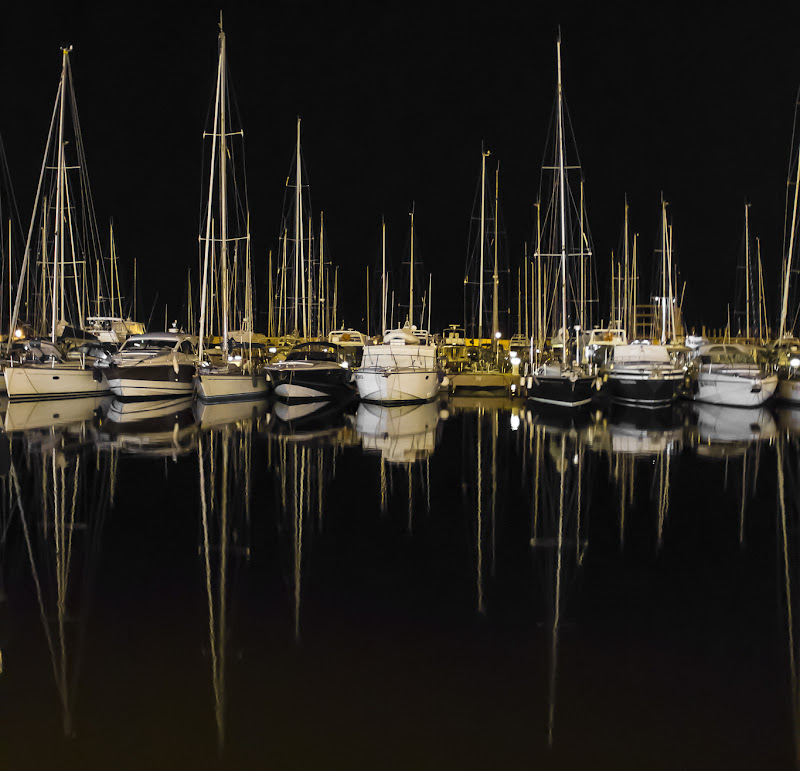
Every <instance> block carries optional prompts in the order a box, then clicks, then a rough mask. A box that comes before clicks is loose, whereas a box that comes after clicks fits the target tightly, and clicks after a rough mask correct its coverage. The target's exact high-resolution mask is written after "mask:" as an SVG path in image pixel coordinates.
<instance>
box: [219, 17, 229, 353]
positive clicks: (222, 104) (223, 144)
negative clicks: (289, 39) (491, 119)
mask: <svg viewBox="0 0 800 771" xmlns="http://www.w3.org/2000/svg"><path fill="white" fill-rule="evenodd" d="M226 65H227V62H226V51H225V33H224V32H223V30H222V14H220V20H219V71H220V75H219V88H220V91H219V100H218V102H217V108H218V109H219V124H220V131H219V133H220V138H219V141H220V150H219V195H220V198H219V209H220V211H219V219H220V230H219V238H220V255H219V261H220V272H221V273H222V309H221V310H222V356H223V358H222V360H223V362H224V363H227V361H228V305H229V300H230V298H229V297H228V139H227V131H228V127H227V125H226V121H225V113H226V111H227V106H228V100H227V94H226V93H225V90H226V83H227V73H226V71H225V70H226Z"/></svg>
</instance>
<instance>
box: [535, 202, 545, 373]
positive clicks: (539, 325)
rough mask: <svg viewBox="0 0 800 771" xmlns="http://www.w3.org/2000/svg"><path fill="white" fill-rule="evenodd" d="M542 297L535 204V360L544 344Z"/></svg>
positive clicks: (539, 233)
mask: <svg viewBox="0 0 800 771" xmlns="http://www.w3.org/2000/svg"><path fill="white" fill-rule="evenodd" d="M543 301H544V298H543V297H542V204H541V201H537V203H536V359H537V361H538V359H539V352H540V351H541V350H542V347H543V342H544V314H543V312H542V310H543V307H542V306H543Z"/></svg>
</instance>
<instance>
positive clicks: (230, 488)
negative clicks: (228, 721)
mask: <svg viewBox="0 0 800 771" xmlns="http://www.w3.org/2000/svg"><path fill="white" fill-rule="evenodd" d="M206 406H208V405H206ZM217 406H219V407H221V408H224V407H227V406H229V405H222V404H220V405H217ZM255 413H256V409H255V408H252V409H251V415H253V417H250V418H243V419H240V420H239V421H238V422H233V421H229V422H227V423H220V422H216V420H220V419H221V418H216V419H215V421H214V422H213V428H211V429H210V430H203V431H201V432H200V434H199V436H198V439H197V459H198V481H199V485H200V525H201V530H200V537H201V542H200V545H199V548H198V552H199V554H200V555H201V558H202V564H203V570H202V573H203V577H204V586H205V596H206V600H207V604H208V647H207V653H208V658H209V661H210V665H211V684H212V689H213V694H214V720H215V723H216V728H217V744H218V748H219V749H220V751H221V750H222V749H223V748H224V746H225V695H226V665H227V654H228V647H229V645H230V642H231V640H232V638H233V635H232V631H231V630H232V623H231V618H230V609H231V608H232V607H234V603H233V602H232V600H233V593H234V591H235V588H236V586H237V585H238V584H239V580H238V578H239V576H240V574H241V573H242V572H243V570H244V568H245V567H246V565H247V563H248V562H249V559H250V540H251V538H250V531H251V516H250V515H251V503H252V487H251V484H252V473H251V471H252V455H253V433H254V425H255V420H256V419H257V418H255ZM221 414H224V415H226V416H230V412H229V411H225V410H223V412H222V413H221ZM205 415H207V413H205V412H204V416H205Z"/></svg>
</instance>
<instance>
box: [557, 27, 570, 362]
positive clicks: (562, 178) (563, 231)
mask: <svg viewBox="0 0 800 771" xmlns="http://www.w3.org/2000/svg"><path fill="white" fill-rule="evenodd" d="M556 50H557V53H558V116H557V121H558V124H557V132H558V133H557V141H558V149H557V152H558V178H559V179H558V194H559V210H560V216H561V324H562V331H561V335H562V339H561V342H562V347H561V366H562V367H566V366H567V343H568V340H569V331H568V329H567V209H566V200H565V194H564V185H565V184H566V179H565V169H564V115H563V99H562V91H561V38H559V39H558V41H557V43H556Z"/></svg>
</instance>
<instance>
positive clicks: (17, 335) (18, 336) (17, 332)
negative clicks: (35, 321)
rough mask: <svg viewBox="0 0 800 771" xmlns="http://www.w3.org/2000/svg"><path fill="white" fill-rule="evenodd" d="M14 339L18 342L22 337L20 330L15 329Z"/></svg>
mask: <svg viewBox="0 0 800 771" xmlns="http://www.w3.org/2000/svg"><path fill="white" fill-rule="evenodd" d="M14 337H16V338H17V340H19V339H20V338H21V337H22V330H21V329H15V330H14Z"/></svg>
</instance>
